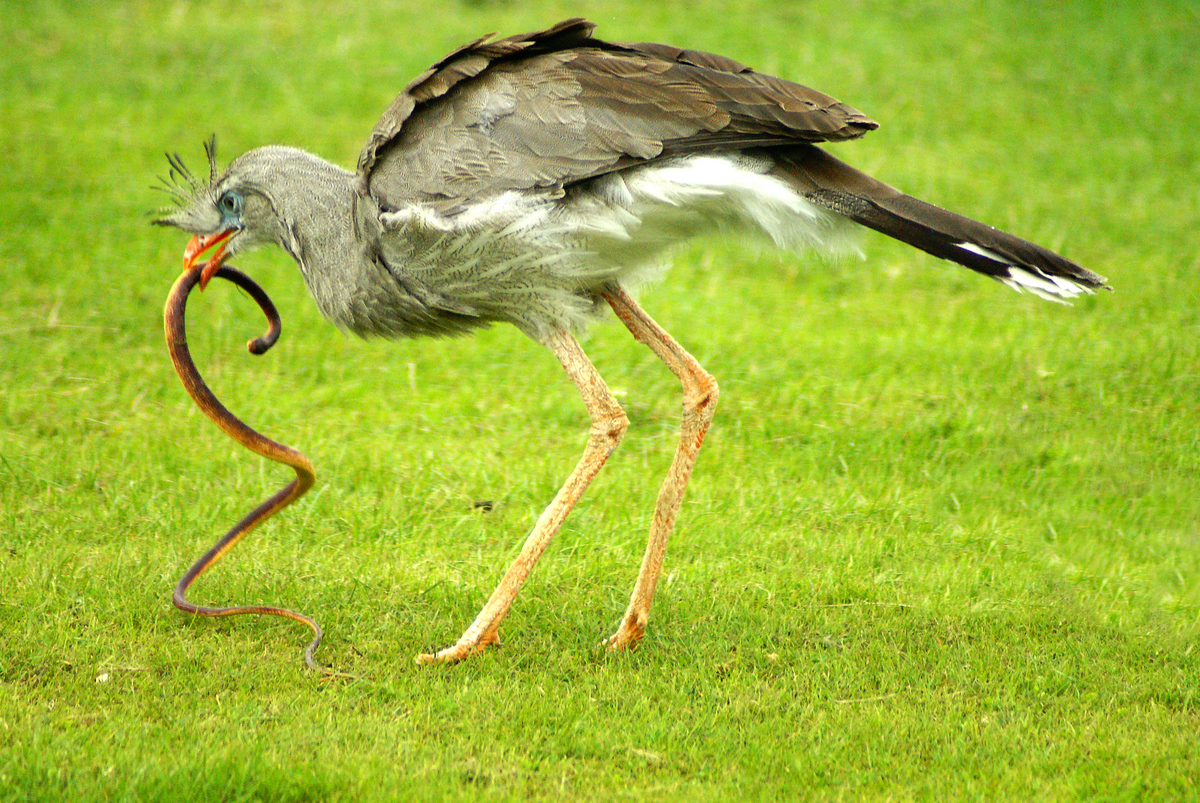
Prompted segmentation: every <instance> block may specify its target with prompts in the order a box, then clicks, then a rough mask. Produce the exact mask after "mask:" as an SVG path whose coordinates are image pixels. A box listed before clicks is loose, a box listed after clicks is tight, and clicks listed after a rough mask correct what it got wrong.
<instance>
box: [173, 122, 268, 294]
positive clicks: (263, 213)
mask: <svg viewBox="0 0 1200 803" xmlns="http://www.w3.org/2000/svg"><path fill="white" fill-rule="evenodd" d="M204 152H205V155H206V156H207V158H208V180H207V181H202V180H201V179H198V178H197V177H196V176H195V175H194V174H193V173H192V172H191V171H190V170H189V169H188V168H187V165H185V164H184V162H183V160H182V159H181V158H180V156H179V154H167V161H168V162H169V164H170V166H171V169H170V172H169V173H168V174H167V176H166V177H165V178H162V179H161V182H162V186H160V187H158V188H157V189H161V190H164V191H166V192H168V193H170V194H171V196H172V200H173V201H174V204H175V206H174V207H167V208H165V209H163V210H161V211H160V213H161V215H162V216H161V217H159V218H157V219H156V220H154V221H153V222H154V224H155V225H159V226H174V227H175V228H178V229H182V230H183V231H186V232H190V233H191V234H192V235H193V237H192V239H191V241H190V242H189V243H188V245H187V248H186V249H184V252H183V267H184V270H185V271H186V270H191V269H192V267H193V266H194V265H195V264H196V262H197V261H198V260H199V259H200V258H201V256H203V255H204V254H206V253H208V252H211V256H210V257H209V258H208V262H207V264H206V265H205V266H204V269H203V271H202V272H201V274H200V288H201V289H204V287H205V286H206V285H207V284H208V280H209V279H210V278H212V276H213V274H215V273H216V272H217V269H218V268H219V267H220V266H221V263H222V262H224V261H225V260H226V259H227V258H229V257H230V256H233V255H234V254H236V253H239V252H241V251H246V250H248V249H250V248H253V247H255V246H257V245H261V244H263V243H268V242H276V243H278V242H280V241H281V233H280V227H281V224H280V221H279V217H278V215H276V214H275V210H274V205H273V203H272V200H271V198H270V196H269V193H268V192H267V190H266V188H265V184H264V182H262V181H260V180H257V179H259V178H261V177H260V176H257V175H256V173H257V172H259V171H257V170H254V169H245V168H246V167H247V166H248V165H247V157H249V156H251V155H252V154H255V153H256V151H251V152H250V153H249V154H246V155H244V156H242V157H241V158H239V159H236V160H234V162H233V163H232V164H230V165H229V168H228V169H227V170H226V171H225V172H224V173H223V174H218V172H217V147H216V137H212V138H210V139H209V140H208V141H207V142H206V143H205V144H204ZM261 161H262V160H261V159H260V160H250V165H257V164H260V163H261Z"/></svg>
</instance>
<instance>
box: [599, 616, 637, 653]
mask: <svg viewBox="0 0 1200 803" xmlns="http://www.w3.org/2000/svg"><path fill="white" fill-rule="evenodd" d="M645 633H646V624H645V622H644V621H643V622H638V621H636V620H634V619H631V618H626V619H622V620H621V626H620V627H618V628H617V632H616V633H613V634H612V635H611V636H609V637H608V638H607V639H605V640H604V641H603V642H602V643H601V646H602V647H604V648H606V649H607V650H608V651H609V652H621V651H623V650H634V649H637V646H638V644H640V643H641V641H642V636H643V635H645Z"/></svg>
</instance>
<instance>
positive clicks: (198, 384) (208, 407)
mask: <svg viewBox="0 0 1200 803" xmlns="http://www.w3.org/2000/svg"><path fill="white" fill-rule="evenodd" d="M203 268H204V265H203V264H198V265H196V266H195V267H194V268H191V269H189V270H186V271H184V272H183V273H182V274H181V275H180V277H179V278H178V279H177V280H176V281H175V285H174V286H173V287H172V288H171V293H170V295H168V296H167V303H166V308H165V309H164V310H163V323H164V326H165V328H166V336H167V349H168V350H169V351H170V354H171V362H172V363H173V364H174V365H175V371H176V373H178V374H179V379H180V381H182V382H183V387H184V388H185V389H186V390H187V392H188V395H190V396H191V397H192V400H193V401H194V402H196V406H197V407H199V408H200V410H201V411H202V412H203V413H204V414H205V415H207V416H208V417H209V418H211V419H212V420H213V421H214V422H215V423H216V425H217V426H218V427H220V428H221V429H222V430H224V431H225V433H226V434H227V435H229V437H231V438H233V439H234V440H235V441H237V442H238V443H240V444H241V445H243V446H245V447H246V448H247V449H249V450H251V451H252V452H255V453H257V454H260V455H262V456H263V457H268V458H270V459H272V460H275V461H278V462H280V463H283V464H285V465H288V466H291V467H292V468H293V469H294V470H295V471H296V478H295V479H294V480H292V481H291V482H289V483H288V484H287V485H286V486H284V487H283V488H282V489H280V490H279V491H278V492H277V493H276V494H275V495H274V496H272V497H271V498H270V499H267V500H266V501H265V502H263V503H262V504H261V505H259V506H258V507H256V508H255V509H254V510H252V511H251V512H250V513H248V514H246V516H245V518H243V519H242V520H241V521H239V522H238V523H237V524H235V525H233V528H232V529H230V530H229V532H227V533H225V535H224V536H222V537H221V540H219V541H217V543H216V544H214V545H213V547H212V549H210V550H208V551H207V552H205V553H204V555H202V556H201V557H200V559H199V560H197V561H196V562H195V563H194V564H192V567H191V568H190V569H188V570H187V572H186V573H185V574H184V575H183V577H182V578H180V580H179V584H178V585H176V586H175V592H174V594H173V595H172V597H171V600H172V602H174V603H175V607H176V608H179V609H180V610H183V611H187V612H188V613H194V614H196V615H198V616H237V615H239V614H245V613H264V614H269V615H271V616H283V617H286V618H288V619H295V620H296V621H297V622H303V623H304V624H306V625H308V626H309V627H310V628H312V631H313V640H312V643H310V644H309V645H308V648H307V649H306V650H305V651H304V663H305V664H307V665H308V667H309V668H310V669H314V670H317V671H319V672H325V673H329V670H328V669H326V668H325V667H322V666H320V665H319V664H318V663H317V662H316V660H315V658H314V657H313V654H314V653H315V652H316V649H317V645H319V644H320V643H321V626H320V625H318V624H317V623H316V622H315V621H314V620H313V619H311V618H309V617H307V616H305V615H304V614H301V613H296V612H295V611H289V610H287V609H285V608H276V607H273V606H267V605H237V606H230V607H224V608H212V607H207V606H204V605H196V604H195V603H192V602H188V600H187V598H186V596H185V595H186V593H187V589H188V586H190V585H191V584H192V582H193V581H195V579H196V578H197V577H199V576H200V575H201V574H203V573H204V571H205V570H206V569H208V567H210V566H212V565H213V564H214V563H216V562H217V561H218V560H220V559H221V557H222V556H223V555H224V554H225V553H226V552H228V551H229V550H230V549H232V548H233V546H234V544H236V543H237V542H238V541H240V540H241V539H242V537H243V536H245V535H246V534H247V533H249V532H250V531H251V530H253V529H254V528H255V527H257V526H258V525H260V524H262V523H263V522H264V521H266V520H267V519H269V518H270V517H271V516H274V515H275V514H276V513H278V512H279V511H280V510H282V509H283V508H285V507H287V506H288V505H290V504H291V503H292V502H295V501H296V500H297V499H299V498H300V497H301V496H303V495H304V494H305V493H306V492H307V491H308V489H309V488H311V487H312V485H313V482H314V480H315V478H316V477H315V474H314V472H313V466H312V463H311V462H309V459H308V458H307V457H305V456H304V455H303V454H301V453H300V452H299V451H297V450H295V449H293V448H292V447H290V446H285V445H284V444H282V443H278V442H276V441H273V440H271V439H270V438H268V437H266V436H264V435H262V434H260V433H258V432H256V431H255V430H253V429H251V428H250V427H249V426H247V425H246V424H245V423H243V422H242V421H241V419H239V418H238V417H237V416H235V415H234V414H233V413H231V412H229V410H228V409H226V408H225V406H224V405H223V404H221V402H219V401H218V400H217V397H216V396H214V395H213V392H212V391H211V390H209V388H208V385H206V384H205V383H204V379H203V378H201V376H200V372H199V371H198V370H196V364H195V363H194V362H192V357H191V354H190V353H189V352H188V346H187V329H186V326H185V323H184V317H185V313H186V312H187V300H188V295H189V294H190V293H191V291H192V288H193V287H195V286H196V284H198V283H199V281H200V273H201V271H202V269H203ZM213 275H214V276H218V277H220V278H222V279H226V280H228V281H230V282H233V283H234V284H236V285H238V286H239V287H241V288H242V289H243V290H245V291H246V292H247V293H249V294H250V296H251V298H253V299H254V300H255V301H256V302H258V305H259V306H260V307H261V308H262V311H263V314H264V315H266V316H267V324H268V326H267V333H266V334H265V335H263V336H262V337H258V338H255V339H253V340H251V341H250V342H249V343H248V344H247V348H249V350H250V353H251V354H263V353H264V352H266V351H267V349H269V348H271V346H273V345H275V341H276V340H278V339H279V332H280V319H279V313H278V311H277V310H276V309H275V305H274V304H273V303H272V302H271V299H270V297H269V296H268V295H267V294H266V292H265V291H264V290H263V289H262V288H261V287H259V286H258V284H256V283H255V282H254V280H253V279H251V278H250V277H249V276H247V275H246V274H244V273H242V272H241V271H239V270H237V269H235V268H232V267H229V266H228V265H223V266H221V267H220V268H219V269H218V270H217V271H216V273H214V274H213Z"/></svg>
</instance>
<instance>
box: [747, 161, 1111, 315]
mask: <svg viewBox="0 0 1200 803" xmlns="http://www.w3.org/2000/svg"><path fill="white" fill-rule="evenodd" d="M769 153H770V154H771V156H772V157H773V158H774V160H775V163H776V168H775V171H774V172H775V174H776V175H779V176H781V177H783V178H785V179H786V180H788V181H790V182H791V183H793V184H795V185H797V186H798V187H799V188H800V190H801V192H803V194H804V196H805V197H806V198H807V199H808V200H809V201H811V202H813V203H814V204H817V205H818V206H821V207H823V208H825V209H828V210H830V211H832V212H836V213H837V214H839V215H843V216H845V217H847V218H849V219H850V220H853V221H854V222H855V223H859V224H861V225H863V226H867V227H868V228H872V229H875V230H876V231H878V232H882V233H883V234H886V235H888V236H889V237H894V238H896V239H897V240H900V241H901V242H905V243H908V244H909V245H912V246H915V247H916V248H920V249H921V250H922V251H925V252H927V253H930V254H933V255H934V256H935V257H940V258H941V259H948V260H950V261H951V262H957V263H958V264H960V265H964V266H966V267H968V268H970V269H971V270H974V271H978V272H979V273H983V274H985V275H987V276H991V277H992V278H993V279H996V280H997V281H1000V282H1003V283H1004V284H1006V285H1008V286H1009V287H1012V288H1013V289H1015V290H1028V291H1029V292H1031V293H1033V294H1034V295H1037V296H1040V297H1042V298H1045V299H1048V300H1050V301H1059V302H1063V301H1066V300H1068V299H1072V298H1074V297H1075V296H1078V295H1080V294H1082V293H1092V292H1094V291H1095V288H1100V287H1102V288H1105V289H1111V288H1109V287H1108V285H1107V284H1106V281H1107V280H1106V279H1104V277H1102V276H1098V275H1096V274H1095V273H1092V272H1091V271H1090V270H1088V269H1087V268H1085V267H1083V266H1081V265H1076V264H1075V263H1074V262H1072V261H1070V260H1069V259H1066V258H1064V257H1061V256H1059V255H1058V254H1056V253H1054V252H1053V251H1049V250H1047V249H1045V248H1042V247H1041V246H1040V245H1035V244H1033V243H1031V242H1028V241H1027V240H1022V239H1021V238H1020V237H1014V236H1013V235H1011V234H1009V233H1007V232H1004V231H1001V230H1000V229H996V228H993V227H991V226H987V225H984V224H983V223H979V222H977V221H974V220H971V219H970V218H967V217H963V216H962V215H957V214H955V213H953V212H949V211H947V210H945V209H942V208H941V207H937V206H934V205H933V204H928V203H925V202H924V201H921V200H918V199H916V198H913V197H912V196H911V195H905V194H904V193H902V192H900V191H899V190H897V189H896V188H895V187H889V186H888V185H887V184H884V183H883V182H881V181H876V180H875V179H873V178H871V177H870V176H868V175H867V174H866V173H862V172H860V171H858V170H855V169H854V168H853V167H851V166H850V165H848V164H846V163H845V162H842V161H839V160H838V159H835V158H834V157H832V156H830V155H829V154H828V153H826V152H825V151H823V150H821V149H820V148H817V147H815V146H812V145H799V146H790V147H786V148H771V149H769Z"/></svg>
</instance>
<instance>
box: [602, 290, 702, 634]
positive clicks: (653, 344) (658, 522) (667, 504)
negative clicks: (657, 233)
mask: <svg viewBox="0 0 1200 803" xmlns="http://www.w3.org/2000/svg"><path fill="white" fill-rule="evenodd" d="M601 295H602V297H603V298H604V300H605V301H607V302H608V304H609V306H611V307H612V308H613V311H614V312H616V314H617V317H618V318H620V319H621V322H622V323H624V324H625V326H626V327H627V328H628V329H629V331H630V332H631V333H632V334H633V336H634V338H636V339H637V340H639V341H640V342H642V343H645V344H646V345H647V346H649V347H650V350H651V351H653V352H654V353H655V354H656V355H657V356H658V358H659V359H660V360H662V361H663V362H664V363H666V364H667V367H668V368H670V369H671V371H672V372H673V373H674V374H675V375H676V376H677V377H679V379H680V381H681V382H683V420H682V422H681V423H680V427H679V447H678V448H677V449H676V450H675V458H674V460H672V461H671V468H670V470H669V471H668V472H667V477H666V479H665V480H663V484H662V487H661V488H660V489H659V492H658V501H657V503H656V504H655V507H654V519H653V520H652V521H651V523H650V537H649V540H648V542H647V543H646V554H645V556H644V557H643V558H642V568H641V570H640V571H639V572H638V577H637V583H636V584H635V585H634V587H633V594H632V596H631V597H630V599H629V607H628V608H627V609H626V610H625V615H624V616H623V617H621V624H620V626H619V627H618V628H617V632H616V633H614V634H613V635H612V636H611V637H609V638H608V640H607V641H606V642H605V644H606V645H607V646H608V648H609V649H610V650H622V649H631V648H633V647H636V646H637V645H638V642H640V641H641V639H642V635H643V634H644V633H645V632H646V622H647V620H648V619H649V618H650V604H651V603H652V602H653V601H654V589H655V586H656V585H657V584H658V575H659V572H661V571H662V563H663V557H664V556H665V555H666V553H667V540H668V539H669V538H670V536H671V530H672V528H673V527H674V526H675V517H676V515H677V514H678V513H679V506H680V504H681V503H682V502H683V492H684V489H685V488H686V487H687V483H688V479H689V478H691V476H692V468H693V466H695V465H696V457H697V455H698V454H699V453H700V445H701V444H702V443H703V442H704V436H705V434H706V433H707V432H708V427H709V424H711V423H712V419H713V415H714V414H715V413H716V411H717V396H718V390H717V381H716V380H715V379H713V377H712V375H711V374H709V373H708V372H707V371H705V370H704V369H703V368H702V367H700V363H698V362H696V359H695V358H694V357H693V356H692V355H691V354H688V353H687V351H685V350H684V349H683V347H682V346H680V345H679V344H678V343H676V342H675V340H674V338H672V337H671V336H670V335H669V334H667V332H666V330H664V329H663V328H662V327H661V326H659V325H658V324H657V323H655V322H654V320H653V319H652V318H651V317H650V316H649V315H647V314H646V313H645V311H644V310H642V308H641V307H639V306H638V305H637V304H636V303H634V301H633V299H632V298H630V297H629V295H628V294H627V293H626V292H625V291H624V290H622V289H620V288H615V289H611V290H609V291H607V292H604V293H602V294H601Z"/></svg>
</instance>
